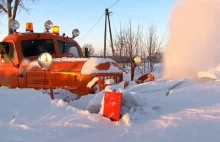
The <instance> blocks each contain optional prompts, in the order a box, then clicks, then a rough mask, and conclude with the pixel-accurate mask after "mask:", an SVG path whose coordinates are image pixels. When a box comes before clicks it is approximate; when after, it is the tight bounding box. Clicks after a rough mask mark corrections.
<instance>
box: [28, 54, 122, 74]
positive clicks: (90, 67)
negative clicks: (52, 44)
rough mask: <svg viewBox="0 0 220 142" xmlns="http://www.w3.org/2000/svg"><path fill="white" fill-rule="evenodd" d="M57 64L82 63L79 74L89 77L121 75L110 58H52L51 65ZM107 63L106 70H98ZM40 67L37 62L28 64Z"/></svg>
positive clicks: (118, 68)
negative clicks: (98, 74)
mask: <svg viewBox="0 0 220 142" xmlns="http://www.w3.org/2000/svg"><path fill="white" fill-rule="evenodd" d="M58 62H74V63H75V62H84V65H83V66H82V69H81V74H85V75H89V74H94V73H121V72H122V70H121V69H120V67H119V65H117V63H116V62H115V61H114V60H112V59H110V58H66V57H63V58H54V59H53V63H58ZM105 63H108V66H109V67H107V68H105V69H100V68H98V66H100V65H102V64H105ZM36 66H37V67H40V66H39V64H38V61H33V62H31V64H30V67H36Z"/></svg>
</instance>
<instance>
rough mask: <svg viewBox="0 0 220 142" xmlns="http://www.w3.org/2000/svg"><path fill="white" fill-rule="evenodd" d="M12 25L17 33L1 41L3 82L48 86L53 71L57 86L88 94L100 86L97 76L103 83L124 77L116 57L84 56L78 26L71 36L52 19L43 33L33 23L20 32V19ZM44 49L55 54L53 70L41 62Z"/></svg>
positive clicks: (36, 86)
mask: <svg viewBox="0 0 220 142" xmlns="http://www.w3.org/2000/svg"><path fill="white" fill-rule="evenodd" d="M10 25H11V29H12V30H14V33H13V34H11V35H8V36H7V37H5V38H4V39H3V41H2V42H0V86H7V87H9V88H17V87H18V88H34V89H48V88H49V81H48V77H49V75H50V76H51V84H52V88H53V89H56V88H62V89H66V90H69V91H71V92H72V93H75V94H77V95H87V94H90V93H95V91H96V89H97V88H95V85H96V84H97V83H98V80H95V79H94V78H98V79H99V81H100V80H101V82H102V83H103V82H104V81H105V80H107V79H112V80H114V83H119V82H121V81H122V80H123V73H122V69H121V67H120V66H119V65H118V64H117V63H116V62H115V61H113V60H112V59H109V58H85V57H83V54H82V50H81V47H80V45H79V44H78V43H77V42H76V41H75V40H74V38H75V37H77V36H78V35H79V30H78V29H74V30H73V32H72V33H73V36H72V37H71V38H70V37H68V36H65V34H63V35H60V33H59V27H58V26H53V23H52V22H51V21H47V22H45V24H44V25H45V32H43V33H35V32H34V29H33V24H32V23H27V24H26V31H25V32H24V33H19V32H17V29H18V28H19V23H18V21H16V20H14V21H11V23H10ZM50 30H52V31H51V32H50ZM43 53H48V54H50V55H51V57H52V65H51V66H50V68H49V72H47V71H46V70H45V69H44V68H42V66H40V65H39V62H38V59H39V56H40V55H42V54H43ZM94 80H95V81H94ZM91 84H92V85H91Z"/></svg>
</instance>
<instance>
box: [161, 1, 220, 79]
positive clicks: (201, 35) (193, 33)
mask: <svg viewBox="0 0 220 142" xmlns="http://www.w3.org/2000/svg"><path fill="white" fill-rule="evenodd" d="M219 25H220V0H179V1H177V3H176V4H175V6H174V9H173V12H172V16H171V21H170V38H169V41H168V44H167V47H166V51H165V54H164V74H163V77H164V78H166V79H178V78H183V77H196V76H197V72H198V71H202V70H207V69H208V68H211V67H214V66H216V65H217V64H218V63H220V26H219Z"/></svg>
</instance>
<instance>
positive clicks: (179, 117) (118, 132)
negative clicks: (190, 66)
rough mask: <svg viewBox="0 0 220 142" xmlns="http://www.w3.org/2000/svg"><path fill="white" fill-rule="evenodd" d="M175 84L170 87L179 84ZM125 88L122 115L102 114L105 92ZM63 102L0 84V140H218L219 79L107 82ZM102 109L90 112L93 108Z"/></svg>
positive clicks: (129, 141) (34, 91) (42, 141)
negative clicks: (114, 119)
mask: <svg viewBox="0 0 220 142" xmlns="http://www.w3.org/2000/svg"><path fill="white" fill-rule="evenodd" d="M179 82H182V83H181V84H180V85H178V86H177V87H176V88H175V89H173V90H172V91H170V94H169V95H168V96H167V95H166V94H167V92H168V90H169V89H170V88H172V87H173V86H174V85H175V84H177V83H179ZM113 89H116V91H118V92H122V93H123V105H122V109H121V111H122V118H121V120H120V121H119V122H112V121H110V120H109V119H108V118H105V117H103V116H102V109H103V107H102V106H103V102H102V100H103V96H104V92H105V91H112V90H113ZM105 91H102V92H100V93H98V94H96V95H88V96H84V97H81V98H80V99H79V100H76V101H72V102H69V103H67V102H64V101H63V100H61V99H58V98H57V99H56V100H53V101H51V100H50V97H49V96H48V95H46V94H45V93H42V92H41V91H36V90H33V89H7V88H4V87H2V88H0V95H1V99H0V108H1V109H0V141H1V142H29V141H31V142H39V141H40V142H61V141H64V140H65V142H72V141H80V142H87V141H95V142H101V141H105V142H112V141H114V142H122V141H126V142H134V141H135V142H143V141H152V142H177V141H178V142H180V141H181V142H185V141H190V142H192V141H193V142H195V141H199V142H207V141H209V142H218V141H219V139H220V136H219V131H220V82H218V81H208V82H196V81H192V80H190V79H184V80H161V79H159V80H157V81H155V82H151V83H144V84H140V85H138V84H136V83H135V82H130V85H129V86H128V87H127V88H126V89H123V82H122V83H121V84H118V85H112V86H108V87H107V88H106V89H105ZM92 108H93V109H94V111H97V109H98V113H90V112H91V111H90V110H91V109H92Z"/></svg>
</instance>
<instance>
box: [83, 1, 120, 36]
mask: <svg viewBox="0 0 220 142" xmlns="http://www.w3.org/2000/svg"><path fill="white" fill-rule="evenodd" d="M119 1H120V0H117V1H116V2H115V3H113V4H112V5H111V6H110V7H109V9H110V8H112V7H113V6H114V5H116V4H117V3H118V2H119ZM104 15H105V13H103V14H102V16H101V17H100V18H99V19H98V21H97V22H96V23H95V24H94V25H93V26H92V28H91V29H90V30H89V31H88V32H87V33H86V34H85V35H84V36H83V37H82V38H81V40H83V39H84V38H85V37H86V36H87V35H88V34H89V33H90V32H91V31H92V30H93V29H94V28H95V26H96V25H97V24H98V23H99V21H100V20H101V19H102V17H103V16H104Z"/></svg>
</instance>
